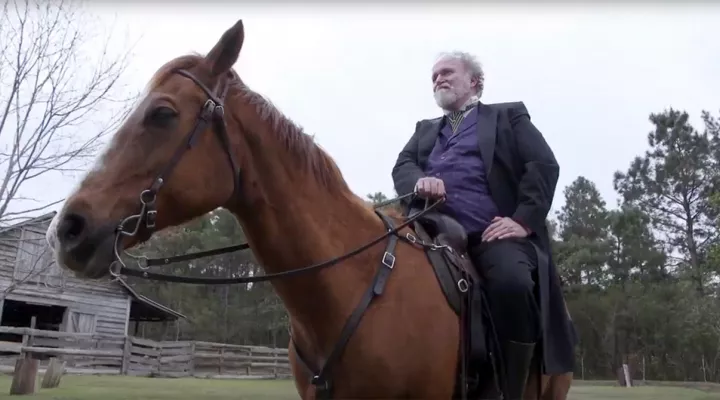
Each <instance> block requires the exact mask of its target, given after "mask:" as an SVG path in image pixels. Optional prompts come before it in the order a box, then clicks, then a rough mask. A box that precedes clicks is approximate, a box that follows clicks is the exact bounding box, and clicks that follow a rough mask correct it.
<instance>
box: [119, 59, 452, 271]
mask: <svg viewBox="0 0 720 400" xmlns="http://www.w3.org/2000/svg"><path fill="white" fill-rule="evenodd" d="M175 72H176V73H178V74H180V75H183V76H185V77H187V78H189V79H190V80H192V81H193V82H195V84H197V85H198V86H199V87H200V88H201V89H202V90H203V91H204V92H205V94H206V95H207V96H208V100H207V101H206V102H205V104H204V105H203V107H202V109H201V110H200V114H199V116H198V119H197V121H196V123H195V126H194V127H193V129H192V130H191V131H190V132H189V133H188V135H187V138H186V140H185V141H184V142H183V144H184V145H183V146H180V147H179V148H178V149H177V150H176V151H175V153H174V154H173V157H172V158H171V159H170V162H169V163H168V165H167V166H166V167H165V168H164V169H163V170H162V172H161V173H160V174H159V175H158V177H157V178H156V179H155V180H154V181H153V183H152V184H151V186H150V187H149V188H148V189H146V190H144V191H142V192H141V193H140V204H141V207H140V212H139V213H138V214H135V215H131V216H129V217H127V218H125V219H123V220H122V222H120V224H119V225H118V227H117V228H116V231H115V244H114V253H115V261H113V262H112V263H111V264H110V267H109V270H110V275H111V276H113V277H114V278H115V279H122V278H121V275H126V276H134V277H138V278H143V279H149V280H157V281H165V282H176V283H189V284H202V285H226V284H243V283H254V282H263V281H269V280H272V279H276V278H284V277H289V276H295V275H299V274H303V273H306V272H311V271H316V270H320V269H322V268H326V267H329V266H332V265H336V264H337V263H339V262H341V261H344V260H346V259H348V258H350V257H352V256H355V255H357V254H359V253H362V252H363V251H365V250H367V249H368V248H370V247H372V246H374V245H375V244H377V243H379V242H381V241H382V240H383V239H386V238H389V237H390V236H391V235H395V236H398V237H399V238H401V239H403V240H406V241H408V242H410V243H413V244H418V243H417V240H416V239H414V238H413V239H411V238H410V237H403V236H400V235H398V232H399V231H400V230H401V229H403V228H405V227H407V226H408V225H410V224H411V223H413V222H415V221H416V220H417V219H418V218H420V217H421V216H423V215H424V214H425V213H427V212H429V211H431V210H432V209H433V208H435V207H437V206H438V205H440V204H441V203H442V202H443V201H444V199H440V200H437V201H435V202H434V203H433V204H431V205H428V201H427V200H426V202H425V209H424V210H422V211H420V212H418V213H416V214H414V215H413V216H411V217H408V218H407V219H406V220H405V221H404V222H403V223H402V224H400V225H398V226H395V227H388V229H387V231H386V232H385V233H384V234H383V235H380V236H379V237H377V238H375V239H373V240H372V241H370V242H368V243H366V244H364V245H362V246H360V247H358V248H356V249H354V250H352V251H350V252H348V253H345V254H343V255H341V256H338V257H335V258H332V259H330V260H327V261H324V262H321V263H318V264H314V265H310V266H306V267H302V268H298V269H291V270H288V271H285V272H278V273H273V274H266V275H260V276H246V277H236V278H193V277H187V276H176V275H169V274H161V273H156V272H150V271H148V269H149V268H150V267H152V266H158V265H160V266H163V265H167V264H172V263H176V262H180V261H189V260H194V259H198V258H203V257H209V256H213V255H218V254H225V253H231V252H235V251H240V250H248V249H250V245H249V243H247V242H246V243H240V244H237V245H233V246H227V247H222V248H217V249H212V250H206V251H200V252H196V253H188V254H183V255H179V256H173V257H163V258H152V259H148V258H147V257H144V256H133V255H131V254H129V253H127V252H125V251H124V250H122V249H121V248H120V247H121V238H122V237H123V236H129V237H133V236H136V235H137V234H138V233H139V232H140V229H141V228H142V221H143V220H144V221H145V228H146V229H148V230H151V231H152V230H153V229H154V228H155V224H156V218H157V208H156V205H155V202H156V198H157V193H158V192H159V190H160V188H161V187H162V185H163V184H164V183H165V181H166V180H167V178H168V176H170V174H171V173H172V171H173V169H174V168H175V166H176V165H177V163H178V162H179V161H180V159H181V157H182V156H183V154H184V153H185V152H186V151H187V150H189V149H191V148H192V147H193V146H194V144H195V143H196V142H197V140H198V138H199V137H200V134H202V133H203V132H204V131H205V130H206V128H207V127H208V124H212V125H211V126H212V127H213V128H215V129H213V131H215V133H216V136H217V137H218V140H219V141H220V144H221V145H222V147H223V149H224V150H225V152H226V154H227V156H228V161H229V163H230V167H231V168H232V169H233V172H234V176H235V177H236V179H235V182H234V185H235V186H234V190H233V196H235V195H236V194H237V193H238V192H239V190H240V185H239V181H240V170H239V168H238V163H237V162H236V160H235V157H234V155H233V153H232V151H231V150H230V140H229V137H228V134H227V129H226V124H225V119H224V116H225V110H224V106H223V101H224V99H225V96H226V95H227V92H228V90H229V87H230V84H229V83H228V82H226V84H225V86H224V87H223V88H222V90H219V89H220V82H218V84H217V86H216V87H215V90H210V89H208V87H207V86H205V84H203V83H202V82H201V81H200V80H199V79H198V78H196V77H195V76H194V75H193V74H191V73H190V72H188V71H185V70H177V71H175ZM216 93H219V94H216ZM411 196H413V197H414V196H416V193H409V194H405V195H402V196H398V197H396V198H394V199H390V200H387V201H384V202H381V203H379V204H376V205H375V206H374V208H375V209H376V210H377V209H378V208H381V207H384V206H386V205H389V204H392V203H395V202H398V201H400V200H403V199H405V198H407V197H411ZM376 212H377V211H376ZM133 220H134V221H135V226H134V227H133V229H132V230H131V231H126V230H125V225H126V224H127V223H129V222H131V221H133ZM430 246H433V245H430ZM121 253H125V254H127V255H128V256H130V257H131V258H133V259H135V261H136V262H137V265H138V267H139V269H134V268H129V267H128V266H127V265H126V264H125V263H124V262H123V261H122V258H121V256H120V254H121ZM387 256H388V254H387V253H386V254H385V256H384V258H385V257H387ZM390 256H391V257H392V260H387V262H391V263H392V264H394V261H395V260H394V256H392V254H390ZM384 261H385V260H384Z"/></svg>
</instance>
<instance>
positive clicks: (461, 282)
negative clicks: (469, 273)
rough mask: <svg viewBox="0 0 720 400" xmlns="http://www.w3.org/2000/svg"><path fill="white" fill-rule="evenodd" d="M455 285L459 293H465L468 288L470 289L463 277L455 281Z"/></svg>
mask: <svg viewBox="0 0 720 400" xmlns="http://www.w3.org/2000/svg"><path fill="white" fill-rule="evenodd" d="M457 287H458V289H459V290H460V292H461V293H465V292H467V291H468V289H470V285H469V284H468V283H467V281H466V280H465V278H462V279H460V280H459V281H458V282H457Z"/></svg>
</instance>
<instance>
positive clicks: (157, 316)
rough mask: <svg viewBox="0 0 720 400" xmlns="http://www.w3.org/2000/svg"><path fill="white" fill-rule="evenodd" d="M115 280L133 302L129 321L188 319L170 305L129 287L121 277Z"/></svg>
mask: <svg viewBox="0 0 720 400" xmlns="http://www.w3.org/2000/svg"><path fill="white" fill-rule="evenodd" d="M115 281H116V282H118V284H120V286H122V288H123V289H124V290H125V292H126V293H127V294H128V295H130V297H131V298H132V299H133V303H132V305H131V307H130V320H131V321H166V320H171V319H173V320H175V319H178V318H182V319H188V318H187V317H186V316H185V315H183V314H181V313H179V312H177V311H175V310H173V309H171V308H170V307H167V306H164V305H162V304H160V303H158V302H156V301H154V300H152V299H150V298H148V297H147V296H143V295H142V294H140V293H138V292H136V291H135V289H133V288H132V287H130V285H128V284H127V282H125V281H124V280H122V279H116V280H115Z"/></svg>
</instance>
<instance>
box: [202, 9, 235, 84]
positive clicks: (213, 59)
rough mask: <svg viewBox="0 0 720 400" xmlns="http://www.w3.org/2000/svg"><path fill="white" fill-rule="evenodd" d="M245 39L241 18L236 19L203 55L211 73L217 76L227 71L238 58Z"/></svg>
mask: <svg viewBox="0 0 720 400" xmlns="http://www.w3.org/2000/svg"><path fill="white" fill-rule="evenodd" d="M244 39H245V29H244V28H243V23H242V20H238V22H236V23H235V25H233V26H232V27H231V28H230V29H228V30H227V31H225V33H223V35H222V37H220V40H218V42H217V43H216V44H215V46H214V47H213V48H212V50H210V52H209V53H208V54H207V55H206V56H205V59H206V60H207V62H208V64H209V65H210V69H211V70H212V74H213V75H214V76H218V75H221V74H224V73H225V72H227V71H228V70H229V69H230V68H232V66H233V65H234V64H235V62H236V61H237V59H238V56H239V55H240V49H242V45H243V40H244Z"/></svg>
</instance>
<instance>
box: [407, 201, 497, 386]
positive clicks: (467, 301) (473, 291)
mask: <svg viewBox="0 0 720 400" xmlns="http://www.w3.org/2000/svg"><path fill="white" fill-rule="evenodd" d="M418 211H420V209H416V208H410V209H409V210H408V216H412V215H413V214H415V213H417V212H418ZM411 227H412V229H413V231H414V232H415V234H416V235H417V239H418V240H419V241H421V242H423V243H426V244H433V245H434V246H430V247H428V246H426V247H425V254H426V256H427V258H428V261H429V262H430V264H431V265H432V268H433V271H434V272H435V276H436V277H437V280H438V283H439V284H440V287H441V289H442V292H443V294H444V295H445V298H446V299H447V301H448V304H449V305H450V307H451V308H452V309H453V310H454V311H455V313H456V314H457V315H458V317H459V318H460V329H461V330H460V331H461V340H460V348H459V349H458V351H459V354H460V360H459V365H458V374H457V380H456V390H455V396H453V398H454V399H478V398H483V399H486V398H492V397H489V396H494V395H495V394H494V393H497V392H496V390H498V389H499V387H498V374H499V371H501V370H500V369H499V368H498V365H497V363H496V360H495V357H494V355H495V354H499V351H498V345H499V344H498V342H497V340H496V336H495V329H494V326H493V323H492V318H491V315H490V312H489V308H488V306H487V301H486V299H485V293H484V291H483V288H482V280H481V276H480V275H479V274H478V272H477V270H476V268H475V267H474V265H473V263H472V261H471V260H470V258H469V256H468V253H467V246H468V235H467V232H466V231H465V229H464V228H463V227H462V225H460V223H459V222H457V220H455V219H454V218H452V217H450V216H448V215H445V214H441V213H439V212H436V211H430V212H427V213H426V214H424V215H422V216H421V217H419V218H418V219H417V220H416V221H415V222H414V223H413V225H412V226H411Z"/></svg>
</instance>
